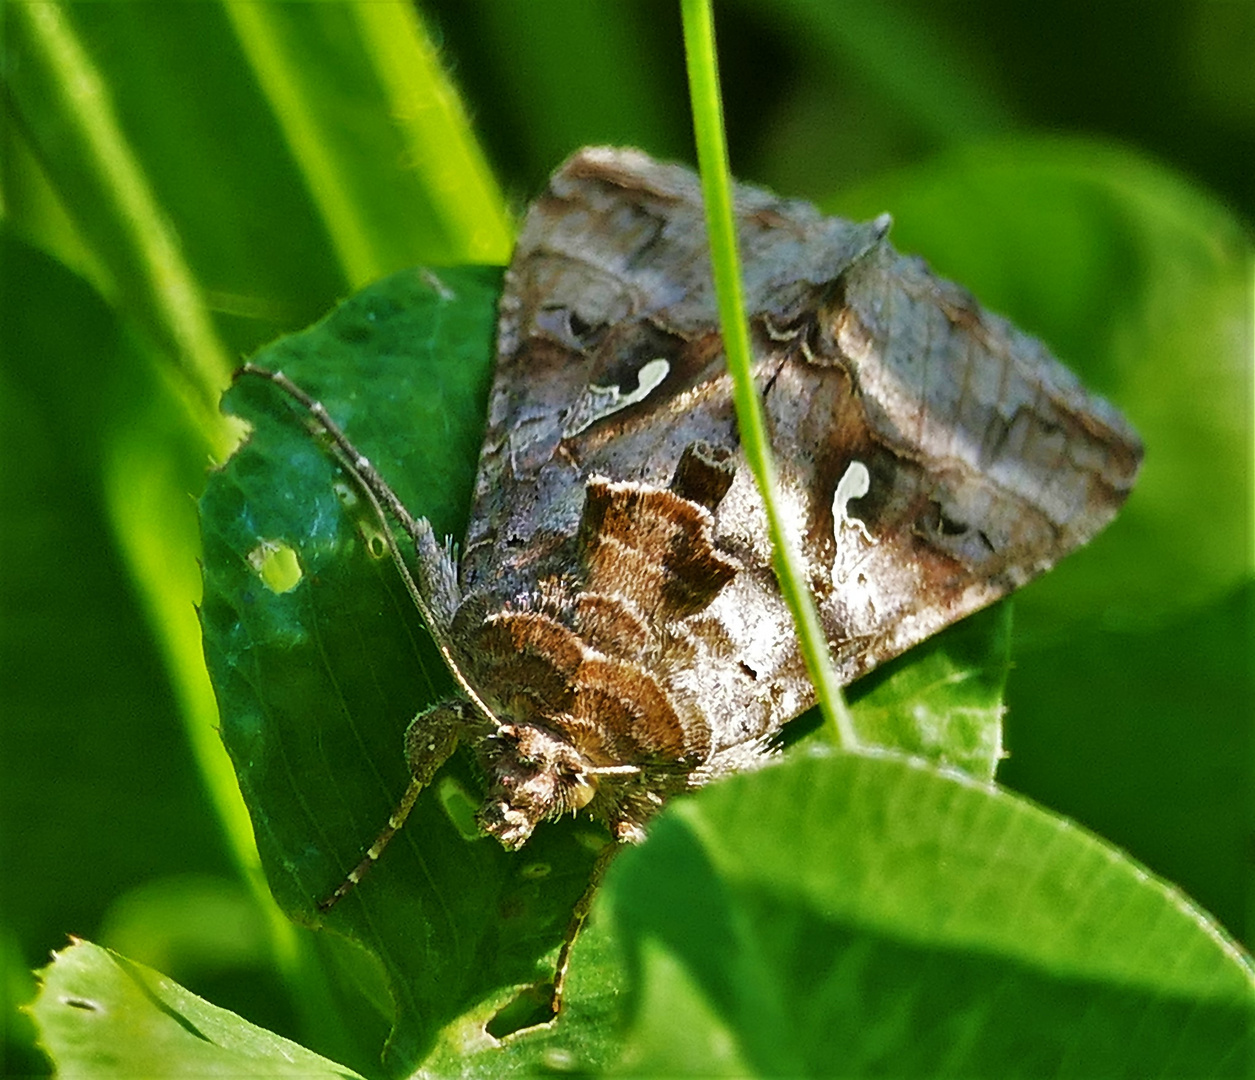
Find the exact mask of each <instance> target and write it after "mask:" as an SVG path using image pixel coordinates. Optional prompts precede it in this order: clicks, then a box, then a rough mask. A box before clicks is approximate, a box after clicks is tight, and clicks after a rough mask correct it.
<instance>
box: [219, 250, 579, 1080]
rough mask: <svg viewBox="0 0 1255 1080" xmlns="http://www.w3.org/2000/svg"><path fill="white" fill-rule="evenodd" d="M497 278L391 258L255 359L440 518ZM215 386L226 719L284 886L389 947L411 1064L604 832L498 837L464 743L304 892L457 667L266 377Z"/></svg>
mask: <svg viewBox="0 0 1255 1080" xmlns="http://www.w3.org/2000/svg"><path fill="white" fill-rule="evenodd" d="M499 287H500V272H499V271H496V270H478V269H467V268H464V269H449V270H440V271H437V272H434V273H433V272H427V271H417V270H416V271H405V272H402V273H400V274H397V275H394V276H393V277H391V278H388V279H385V280H384V281H382V282H380V283H379V284H378V285H376V286H373V287H372V288H370V289H368V290H366V291H364V292H363V293H360V294H359V295H358V296H356V297H354V298H353V299H352V300H349V301H347V302H346V303H345V304H343V305H342V306H341V307H340V308H339V309H337V311H335V312H334V313H333V314H332V315H330V316H329V317H328V318H327V319H326V320H324V322H322V323H320V324H318V325H317V326H315V327H313V328H311V329H310V330H309V331H306V332H305V333H303V334H300V335H295V336H293V337H290V338H286V339H283V340H282V341H280V342H277V343H276V344H275V345H274V346H272V347H271V348H270V349H268V350H265V351H264V352H263V353H261V354H259V355H258V356H257V358H256V361H257V363H259V364H262V365H265V366H268V367H271V368H280V369H282V370H283V371H285V372H286V373H287V374H288V375H289V376H291V377H292V378H293V379H295V380H297V381H298V382H299V383H300V384H301V385H302V386H304V387H305V388H306V389H308V390H309V391H310V392H311V393H313V394H315V395H316V396H317V397H318V398H319V399H320V400H322V402H323V403H324V404H325V406H326V407H327V409H328V410H329V411H330V413H331V415H332V416H333V417H335V418H337V420H338V421H339V422H340V423H341V424H342V425H343V426H344V427H345V429H346V430H347V432H348V434H349V437H350V438H352V439H354V440H355V441H356V443H357V445H358V447H359V449H361V450H362V451H363V452H364V453H366V454H367V456H368V457H370V459H371V460H372V462H373V463H374V464H375V465H376V467H377V468H378V469H379V470H380V471H381V472H382V473H383V475H384V476H385V477H388V478H389V479H390V480H391V481H392V483H393V484H394V485H395V488H396V490H397V493H398V494H399V495H400V497H401V498H402V500H403V501H404V502H405V504H406V505H407V506H408V507H410V508H411V510H412V511H413V512H415V513H418V514H423V515H425V516H427V517H428V518H429V519H430V520H431V521H432V522H433V524H434V527H435V528H436V530H437V533H438V534H450V535H453V536H460V535H461V534H462V532H463V529H464V524H465V503H466V499H467V494H468V492H469V490H470V486H471V481H472V477H473V471H474V466H475V461H476V459H477V451H478V447H479V440H480V423H481V421H480V419H479V418H480V417H481V416H482V413H483V407H484V401H485V398H486V395H487V389H488V385H487V383H488V373H489V363H488V360H489V357H490V356H491V343H492V333H493V328H494V325H495V321H496V299H497V294H498V290H499ZM227 403H228V407H229V408H231V409H232V410H235V411H238V412H240V414H241V415H245V416H247V417H248V418H249V419H250V421H251V422H252V424H253V432H252V435H251V437H250V439H249V441H248V443H247V444H246V445H245V446H244V447H243V448H242V449H241V450H240V451H239V452H238V453H237V454H236V455H235V456H234V457H233V458H232V459H231V461H230V462H229V463H228V465H227V466H226V467H225V468H224V469H223V470H222V471H221V472H220V473H218V474H216V475H215V476H214V477H213V479H212V481H211V483H210V485H209V487H208V488H207V490H206V493H205V497H204V499H203V500H202V504H201V513H202V520H203V531H204V551H205V604H204V609H203V622H204V629H205V642H206V655H207V658H208V660H209V666H210V670H211V672H212V673H213V677H214V681H215V685H216V687H217V691H218V696H219V701H220V704H221V712H222V718H223V725H222V734H223V738H224V740H225V741H226V744H227V747H228V749H229V751H230V753H231V755H232V758H233V759H234V761H235V763H236V768H237V770H238V772H239V777H240V784H241V787H242V789H243V790H244V793H245V797H246V799H247V801H248V803H249V806H250V809H251V812H252V815H253V823H254V829H255V831H256V834H257V838H258V847H259V849H260V851H261V854H262V859H263V863H264V865H265V866H266V870H267V874H268V876H269V879H270V882H271V887H272V888H273V890H274V892H275V895H276V897H277V898H278V900H279V902H280V904H281V905H282V906H283V907H284V908H285V909H286V910H287V911H289V912H290V913H291V914H293V915H294V916H295V917H297V918H299V919H301V920H302V921H305V922H308V923H315V922H321V923H324V924H325V925H328V926H333V927H336V928H337V929H340V930H343V931H344V932H347V933H349V934H350V935H351V936H353V937H354V938H356V939H357V940H359V941H361V942H362V943H363V944H365V945H366V946H367V947H368V948H370V949H371V950H372V951H373V952H375V953H376V954H377V955H378V956H379V957H380V958H381V959H382V961H383V963H384V967H385V970H386V972H387V975H388V979H389V983H390V987H391V990H392V994H393V997H394V1000H395V1003H396V1008H397V1028H396V1031H395V1034H394V1037H393V1040H392V1043H391V1045H390V1052H391V1054H392V1055H393V1057H394V1060H395V1062H396V1063H397V1064H398V1067H404V1066H411V1067H412V1066H413V1064H415V1063H416V1062H417V1061H418V1060H420V1059H421V1057H422V1056H423V1054H424V1053H425V1052H426V1051H427V1049H428V1048H429V1047H430V1046H431V1044H432V1043H433V1041H434V1040H435V1039H436V1038H437V1035H438V1033H439V1031H440V1029H441V1028H442V1027H443V1026H444V1025H446V1024H449V1023H451V1022H453V1021H454V1020H455V1019H456V1018H458V1017H459V1016H461V1015H462V1014H463V1013H464V1012H465V1011H467V1010H468V1009H470V1008H472V1007H473V1006H476V1005H481V1004H482V1003H483V1002H484V1001H486V1000H489V999H492V1000H495V1001H496V1003H497V1005H501V1004H504V1003H505V1001H506V1000H507V999H508V998H509V997H510V996H511V995H512V994H513V993H514V991H515V989H516V988H517V987H519V986H521V985H523V984H527V983H531V982H535V981H537V980H543V979H545V978H550V977H552V973H553V969H552V964H553V954H554V952H555V951H556V949H557V947H558V945H559V944H560V943H561V940H562V937H563V933H564V931H565V928H566V924H567V921H568V920H569V918H570V915H571V911H572V909H573V907H574V904H575V901H576V900H577V898H578V897H579V896H580V894H581V893H582V891H583V890H584V887H585V885H586V883H587V880H588V874H589V871H590V868H591V865H592V861H593V857H594V854H595V851H596V849H597V848H598V847H599V846H600V845H601V844H602V843H603V842H604V838H603V837H601V836H600V834H598V833H597V832H595V831H593V830H591V829H590V827H589V826H587V825H575V824H574V823H567V824H566V825H565V826H562V827H556V828H549V829H545V830H542V834H541V835H540V836H538V837H537V838H536V840H535V841H534V842H533V843H532V844H530V845H529V846H528V848H527V850H526V851H525V852H522V853H519V854H515V855H510V854H507V853H506V852H504V851H503V850H502V849H501V848H500V846H499V845H498V844H497V843H496V842H495V841H493V840H491V839H488V838H483V837H479V836H478V835H477V834H476V832H475V830H474V827H473V824H472V825H468V820H469V813H468V810H469V809H470V808H472V807H474V806H477V805H478V802H479V794H478V788H477V782H476V780H475V778H474V777H473V775H472V774H471V772H470V770H469V768H468V764H467V762H465V761H455V762H454V763H453V764H452V765H451V766H450V767H449V768H447V769H446V770H445V771H444V772H443V773H442V774H441V776H440V777H439V778H438V779H437V781H436V783H435V784H434V785H433V786H432V787H431V788H429V789H428V790H427V792H426V793H425V794H424V796H423V798H422V799H420V801H419V804H418V806H417V807H416V809H415V810H414V813H413V815H412V816H411V818H410V821H409V824H408V826H407V827H406V829H405V830H404V831H403V832H402V833H401V835H400V836H399V837H398V839H397V840H396V841H395V842H394V843H393V844H392V846H391V847H390V849H389V850H388V852H387V855H386V857H385V858H384V859H382V860H381V862H380V865H379V866H378V867H376V868H375V870H374V871H373V872H372V874H371V875H370V877H369V878H368V879H367V880H366V882H365V883H364V884H363V885H362V886H361V887H360V888H358V889H356V890H354V891H353V892H352V893H351V894H350V895H349V896H347V897H346V898H345V899H344V900H342V901H341V902H340V903H339V904H338V905H337V906H336V907H335V908H334V909H333V910H332V911H331V912H330V913H328V914H327V915H326V916H321V915H319V914H318V913H317V912H316V908H315V905H316V902H317V901H319V900H322V899H325V898H326V897H327V896H328V895H330V893H331V892H332V890H333V889H334V888H335V887H336V886H337V885H338V884H339V883H340V881H341V880H342V879H343V877H344V875H345V874H346V873H347V871H348V870H349V869H350V868H351V867H352V866H353V865H354V864H355V863H356V862H357V860H358V859H359V858H360V857H361V855H362V853H363V851H364V849H365V848H366V846H367V845H369V843H370V842H371V841H372V840H373V839H374V837H375V835H376V834H377V833H378V832H379V830H380V829H381V828H382V827H383V825H384V823H385V821H386V820H387V817H388V814H389V813H390V812H391V810H392V808H393V806H394V805H395V804H396V802H397V801H398V800H399V798H400V795H401V793H402V792H403V791H404V789H405V785H406V780H407V770H406V767H405V763H404V758H403V754H402V733H403V732H404V729H405V726H406V724H407V723H408V722H409V721H410V719H411V718H412V717H413V716H414V715H415V714H416V713H417V712H419V711H420V710H422V709H423V708H424V707H426V706H428V705H430V704H431V703H433V702H436V701H439V700H442V699H445V698H447V697H448V696H449V695H450V694H451V692H452V681H451V679H450V677H449V676H448V674H447V672H446V671H445V670H444V668H443V666H442V664H441V662H440V660H439V657H438V656H437V654H436V652H435V650H434V648H433V646H432V644H431V642H430V639H429V638H428V635H427V633H426V631H425V629H424V628H423V626H422V624H421V622H420V620H419V618H418V615H417V612H416V611H415V610H414V607H413V604H412V603H411V601H410V599H409V597H408V595H406V593H405V592H404V590H403V588H402V586H401V583H400V581H399V578H398V577H397V574H396V572H395V570H394V568H393V566H392V564H391V561H390V560H389V559H388V558H387V556H386V551H385V549H384V548H383V545H382V544H381V543H380V536H379V528H380V526H379V523H378V522H377V521H375V520H373V519H372V518H371V517H370V516H369V514H368V513H367V514H364V513H363V511H364V506H363V504H362V501H361V499H360V497H359V496H358V495H357V489H356V488H355V487H354V485H353V484H352V481H351V480H349V478H348V477H347V476H345V475H344V474H343V473H342V472H341V471H340V470H339V468H338V467H337V466H336V465H335V463H334V459H333V458H332V457H331V455H330V454H329V453H328V451H327V448H326V447H325V446H324V445H322V444H321V443H320V442H319V441H318V440H316V439H314V438H313V437H311V434H310V432H309V430H308V427H307V424H306V417H304V416H303V415H302V414H301V413H300V412H299V410H296V409H294V408H293V406H292V403H290V402H289V401H288V400H287V399H286V398H283V397H282V396H281V395H280V394H279V393H278V392H277V390H276V389H275V388H274V387H273V386H272V385H271V384H270V383H268V382H264V381H262V380H260V379H253V380H246V381H244V382H242V383H241V384H239V385H237V386H236V388H235V389H234V390H233V391H232V393H231V394H230V395H229V397H228V399H227ZM283 549H289V550H290V551H292V552H293V553H294V554H295V557H296V560H297V562H298V563H299V567H300V571H301V577H300V580H299V582H298V583H297V584H296V585H295V586H294V587H292V588H290V589H289V590H288V591H286V592H282V593H277V592H275V591H273V589H272V588H271V587H269V586H268V585H267V584H266V581H265V579H264V577H263V575H262V574H261V573H260V569H261V568H262V567H264V565H265V555H266V553H267V552H274V551H276V550H283ZM467 833H469V834H470V836H471V837H472V838H471V839H467V838H466V835H465V834H467ZM585 834H588V835H587V836H586V835H585ZM492 1011H493V1009H492V1008H490V1009H489V1012H488V1015H489V1016H490V1015H491V1013H492ZM485 1019H486V1017H485Z"/></svg>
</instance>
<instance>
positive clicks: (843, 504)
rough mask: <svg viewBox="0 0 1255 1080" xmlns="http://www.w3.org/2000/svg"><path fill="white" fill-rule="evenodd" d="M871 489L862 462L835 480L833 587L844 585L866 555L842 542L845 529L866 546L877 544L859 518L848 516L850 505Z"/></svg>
mask: <svg viewBox="0 0 1255 1080" xmlns="http://www.w3.org/2000/svg"><path fill="white" fill-rule="evenodd" d="M871 486H872V476H871V473H870V472H868V471H867V466H866V465H864V464H863V463H862V462H861V461H851V462H850V464H849V465H848V466H846V470H845V472H844V473H843V474H842V476H841V479H840V480H838V481H837V490H836V491H835V492H833V495H832V532H833V540H834V541H835V542H836V554H835V555H834V556H833V559H832V583H833V584H834V585H840V584H842V583H844V582H845V581H846V579H847V578H849V576H850V574H851V573H852V572H853V571H854V570H855V569H856V568H857V566H858V564H859V563H860V562H862V561H863V559H864V558H865V557H866V552H865V551H863V550H862V547H863V545H861V544H858V543H855V544H854V545H849V544H846V543H843V541H842V536H843V534H844V533H845V532H846V530H847V529H849V530H853V531H854V532H857V533H858V534H859V535H860V536H861V537H862V538H863V540H865V541H866V543H867V545H868V546H871V545H872V544H874V543H875V542H876V540H875V537H873V536H872V534H871V533H869V532H868V531H867V526H866V525H864V524H863V522H862V521H861V520H860V519H859V518H856V517H851V516H850V502H851V501H852V500H854V499H861V498H862V497H863V496H864V495H866V494H867V493H868V492H869V491H870V490H871Z"/></svg>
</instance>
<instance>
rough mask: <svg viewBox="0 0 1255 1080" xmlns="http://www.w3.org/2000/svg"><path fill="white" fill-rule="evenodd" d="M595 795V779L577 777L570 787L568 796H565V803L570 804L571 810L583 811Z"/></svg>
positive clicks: (592, 777)
mask: <svg viewBox="0 0 1255 1080" xmlns="http://www.w3.org/2000/svg"><path fill="white" fill-rule="evenodd" d="M596 794H597V777H595V776H577V777H576V778H575V783H573V784H572V785H571V790H570V794H568V795H567V801H568V802H569V803H570V804H571V810H572V811H575V810H583V809H584V807H586V806H587V805H588V804H589V803H590V802H592V801H593V796H594V795H596Z"/></svg>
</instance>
